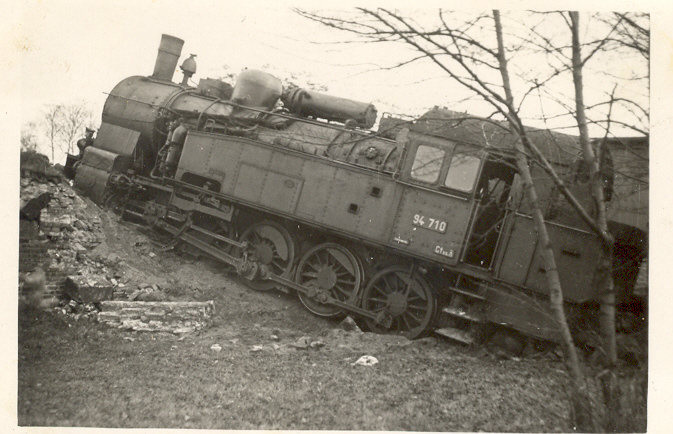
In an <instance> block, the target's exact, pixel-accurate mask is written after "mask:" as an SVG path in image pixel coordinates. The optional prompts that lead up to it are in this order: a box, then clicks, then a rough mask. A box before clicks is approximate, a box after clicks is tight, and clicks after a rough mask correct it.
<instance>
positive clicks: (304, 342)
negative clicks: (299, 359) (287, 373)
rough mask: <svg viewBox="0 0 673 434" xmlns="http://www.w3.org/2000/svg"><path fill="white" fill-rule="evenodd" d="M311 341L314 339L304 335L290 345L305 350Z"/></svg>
mask: <svg viewBox="0 0 673 434" xmlns="http://www.w3.org/2000/svg"><path fill="white" fill-rule="evenodd" d="M311 341H312V339H311V338H310V337H308V336H302V337H301V338H299V340H297V342H294V343H292V344H290V345H292V346H293V347H295V348H296V349H298V350H305V349H307V348H308V347H309V346H310V345H311Z"/></svg>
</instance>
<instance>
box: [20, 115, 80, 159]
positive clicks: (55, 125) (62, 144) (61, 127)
mask: <svg viewBox="0 0 673 434" xmlns="http://www.w3.org/2000/svg"><path fill="white" fill-rule="evenodd" d="M92 125H93V112H92V110H91V109H90V108H89V107H87V105H86V104H85V103H71V104H52V105H49V106H47V107H46V109H45V110H44V111H43V117H42V119H41V121H40V122H39V123H37V124H35V123H33V126H32V130H33V132H34V134H33V135H34V137H35V138H36V139H37V136H40V137H42V136H44V137H45V138H46V141H47V144H48V146H49V148H50V150H51V161H52V162H53V161H54V158H55V152H56V150H60V151H61V152H68V153H71V152H72V151H73V149H74V145H75V144H76V142H77V139H78V138H79V137H82V136H84V128H85V127H90V126H92Z"/></svg>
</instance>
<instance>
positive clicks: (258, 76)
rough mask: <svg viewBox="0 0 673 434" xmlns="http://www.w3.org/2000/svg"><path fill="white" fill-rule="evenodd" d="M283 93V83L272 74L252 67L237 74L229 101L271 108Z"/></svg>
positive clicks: (264, 108) (258, 107) (266, 108)
mask: <svg viewBox="0 0 673 434" xmlns="http://www.w3.org/2000/svg"><path fill="white" fill-rule="evenodd" d="M282 93H283V85H282V84H281V82H280V80H279V79H277V78H276V77H274V76H273V75H271V74H269V73H267V72H264V71H257V70H254V69H246V70H245V71H243V72H241V73H240V74H238V77H237V78H236V85H235V86H234V91H233V93H232V95H231V101H232V102H235V103H237V104H241V105H244V106H246V107H251V108H257V109H262V110H271V109H273V106H274V105H275V104H276V102H277V101H278V98H280V95H281V94H282Z"/></svg>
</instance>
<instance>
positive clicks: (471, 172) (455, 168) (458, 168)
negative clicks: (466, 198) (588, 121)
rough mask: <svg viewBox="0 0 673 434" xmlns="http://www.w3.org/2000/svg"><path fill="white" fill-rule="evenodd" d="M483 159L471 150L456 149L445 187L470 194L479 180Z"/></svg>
mask: <svg viewBox="0 0 673 434" xmlns="http://www.w3.org/2000/svg"><path fill="white" fill-rule="evenodd" d="M480 164H481V159H480V158H479V157H478V156H477V155H476V154H475V152H474V150H471V149H465V148H464V149H460V148H456V151H455V152H454V154H453V156H452V157H451V165H450V166H449V172H448V173H447V174H446V179H445V180H444V186H446V187H448V188H451V189H454V190H459V191H463V192H466V193H469V192H470V191H472V189H473V188H474V183H475V181H476V180H477V174H478V173H479V166H480Z"/></svg>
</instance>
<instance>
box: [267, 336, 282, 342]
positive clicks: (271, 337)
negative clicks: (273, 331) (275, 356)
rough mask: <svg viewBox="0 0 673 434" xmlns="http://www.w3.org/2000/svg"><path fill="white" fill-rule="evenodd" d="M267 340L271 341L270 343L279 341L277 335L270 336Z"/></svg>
mask: <svg viewBox="0 0 673 434" xmlns="http://www.w3.org/2000/svg"><path fill="white" fill-rule="evenodd" d="M269 339H271V340H272V341H279V340H280V338H279V337H278V336H277V335H271V336H269Z"/></svg>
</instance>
